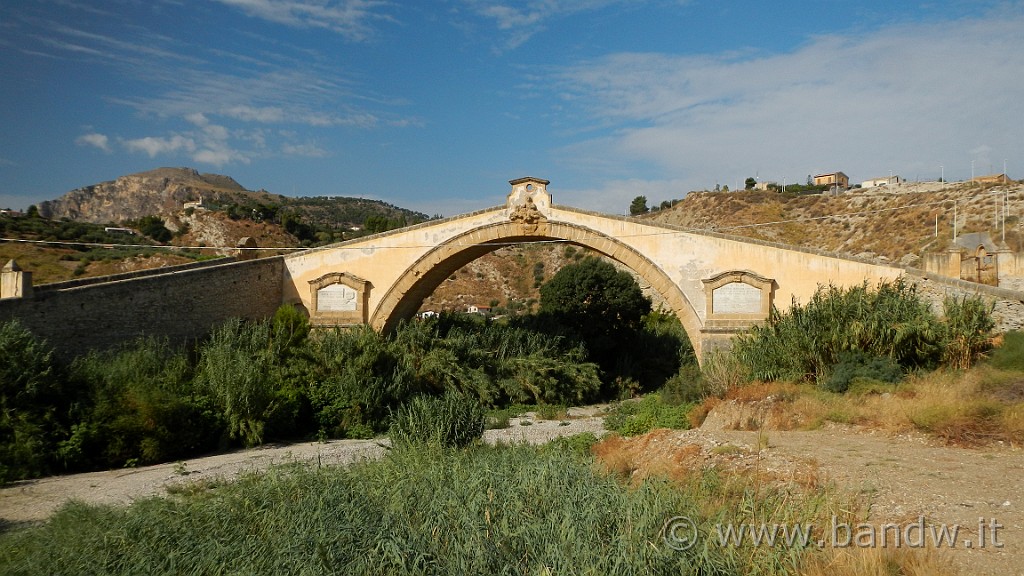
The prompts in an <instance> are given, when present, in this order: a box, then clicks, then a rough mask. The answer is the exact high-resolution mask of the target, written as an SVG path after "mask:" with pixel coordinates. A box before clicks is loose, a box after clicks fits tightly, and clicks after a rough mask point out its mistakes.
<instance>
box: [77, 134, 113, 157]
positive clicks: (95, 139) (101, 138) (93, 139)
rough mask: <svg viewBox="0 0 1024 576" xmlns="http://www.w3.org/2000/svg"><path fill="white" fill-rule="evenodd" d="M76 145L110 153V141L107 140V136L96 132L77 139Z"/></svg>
mask: <svg viewBox="0 0 1024 576" xmlns="http://www.w3.org/2000/svg"><path fill="white" fill-rule="evenodd" d="M75 144H77V145H79V146H94V147H96V148H99V149H100V150H103V151H104V152H110V139H109V138H107V135H106V134H98V133H96V132H93V133H90V134H82V135H81V136H79V137H78V138H76V139H75Z"/></svg>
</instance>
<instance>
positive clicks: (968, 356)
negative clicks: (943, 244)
mask: <svg viewBox="0 0 1024 576" xmlns="http://www.w3.org/2000/svg"><path fill="white" fill-rule="evenodd" d="M944 308H945V311H944V314H943V316H942V317H939V316H937V315H935V314H934V313H933V312H932V310H931V308H930V306H929V305H928V303H927V302H926V301H924V300H923V299H922V298H921V297H920V296H918V294H917V289H916V286H914V285H913V284H908V283H906V282H904V281H903V280H902V279H899V280H896V281H894V282H881V283H880V284H879V285H878V287H877V288H876V289H871V288H869V287H868V285H867V284H866V283H865V284H862V285H860V286H854V287H851V288H845V289H843V288H837V287H835V286H831V285H830V286H824V287H819V289H818V290H817V291H816V292H815V294H814V296H813V297H811V300H810V302H808V303H807V304H805V305H799V304H798V303H797V302H796V301H795V300H794V302H793V306H792V307H791V308H790V309H789V310H788V311H787V312H786V313H779V312H778V311H777V310H772V313H771V315H770V317H769V319H768V321H767V322H766V323H765V324H764V325H762V326H757V327H754V328H753V329H751V330H750V331H749V332H747V333H746V334H743V335H740V336H739V337H737V338H736V340H735V342H734V347H733V356H734V357H735V358H736V359H738V361H739V363H740V364H741V366H742V368H743V370H744V371H745V372H746V374H747V377H749V378H751V379H755V380H763V381H772V380H804V381H810V382H815V383H817V384H818V385H819V386H823V387H826V388H830V389H836V391H840V389H841V390H845V387H846V386H848V385H849V378H852V376H850V375H849V373H850V366H846V367H844V368H843V373H842V374H840V376H839V377H838V379H834V378H833V376H834V373H835V372H836V370H837V367H838V366H840V365H843V364H844V363H846V364H850V363H852V364H857V365H860V366H861V367H862V368H866V367H867V366H868V365H869V364H871V363H872V362H874V361H875V360H874V359H878V358H884V359H888V360H889V361H891V362H892V363H894V364H895V365H897V366H899V368H900V369H901V370H903V371H907V370H914V369H931V368H935V367H937V366H939V365H940V364H943V365H946V366H951V367H953V368H966V367H969V366H970V364H971V362H972V361H973V360H974V359H975V358H976V357H977V356H978V355H979V354H981V353H982V352H983V351H985V350H986V348H987V347H988V345H989V340H990V336H991V331H992V328H993V326H994V323H993V321H992V318H991V306H988V305H986V304H985V303H984V302H982V301H981V300H980V299H979V298H964V299H954V298H947V299H946V301H945V306H944ZM851 355H854V356H855V357H856V358H859V359H857V360H851V358H853V357H854V356H851ZM854 375H855V374H854ZM844 379H845V380H844Z"/></svg>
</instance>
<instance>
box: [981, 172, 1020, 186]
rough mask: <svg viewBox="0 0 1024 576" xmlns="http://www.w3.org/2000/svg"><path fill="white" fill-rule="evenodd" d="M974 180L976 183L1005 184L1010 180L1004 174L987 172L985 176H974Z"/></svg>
mask: <svg viewBox="0 0 1024 576" xmlns="http://www.w3.org/2000/svg"><path fill="white" fill-rule="evenodd" d="M974 181H975V182H977V183H978V184H1007V183H1009V182H1012V180H1010V177H1009V176H1007V175H1006V174H988V175H986V176H975V177H974Z"/></svg>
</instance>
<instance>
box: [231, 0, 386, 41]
mask: <svg viewBox="0 0 1024 576" xmlns="http://www.w3.org/2000/svg"><path fill="white" fill-rule="evenodd" d="M219 1H220V2H221V3H222V4H226V5H228V6H233V7H235V8H238V9H240V10H241V11H243V12H245V13H246V14H248V15H249V16H253V17H255V18H261V19H263V20H268V21H270V22H276V23H278V24H284V25H286V26H291V27H295V28H325V29H328V30H331V31H332V32H336V33H338V34H341V35H342V36H345V37H346V38H348V39H349V40H355V41H362V40H366V39H367V38H369V37H370V36H372V34H373V29H372V27H371V22H373V21H380V20H391V18H390V17H389V16H387V15H386V14H384V13H383V12H382V9H383V8H385V7H387V6H388V5H389V4H390V3H389V2H382V1H377V0H339V1H330V0H219Z"/></svg>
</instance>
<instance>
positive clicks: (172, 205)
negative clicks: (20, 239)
mask: <svg viewBox="0 0 1024 576" xmlns="http://www.w3.org/2000/svg"><path fill="white" fill-rule="evenodd" d="M239 193H242V194H245V193H249V192H248V191H247V190H246V189H245V188H244V187H242V185H241V184H239V183H238V182H235V180H234V179H232V178H230V177H228V176H221V175H218V174H200V173H199V172H197V171H196V170H193V169H192V168H158V169H156V170H150V171H148V172H140V173H138V174H129V175H127V176H121V177H120V178H118V179H116V180H112V181H108V182H101V183H99V184H93V185H91V186H85V187H82V188H77V189H75V190H72V191H70V192H68V193H67V194H65V195H63V196H61V197H60V198H57V199H56V200H47V201H44V202H41V203H40V204H39V214H40V215H41V216H43V217H44V218H53V219H60V218H70V219H72V220H78V221H84V222H93V223H96V224H105V223H108V222H115V223H116V222H122V221H125V220H136V219H139V218H142V217H143V216H149V215H152V214H157V215H161V216H170V215H173V214H176V213H177V212H179V211H180V210H181V209H182V206H183V205H184V203H185V202H193V201H198V200H200V198H202V199H203V200H204V201H206V202H218V201H222V200H224V199H226V198H228V197H233V196H235V195H237V194H239Z"/></svg>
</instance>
